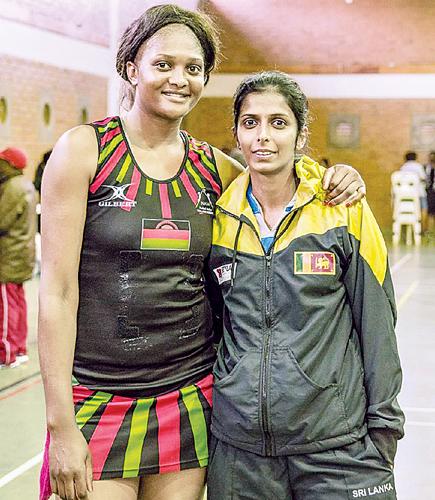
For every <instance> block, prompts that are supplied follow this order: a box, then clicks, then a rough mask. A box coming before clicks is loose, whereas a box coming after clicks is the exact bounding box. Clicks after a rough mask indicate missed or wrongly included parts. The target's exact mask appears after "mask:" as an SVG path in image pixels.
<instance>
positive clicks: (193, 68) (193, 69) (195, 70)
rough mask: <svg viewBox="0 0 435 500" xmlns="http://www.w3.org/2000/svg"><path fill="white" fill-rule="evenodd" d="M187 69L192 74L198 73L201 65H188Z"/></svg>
mask: <svg viewBox="0 0 435 500" xmlns="http://www.w3.org/2000/svg"><path fill="white" fill-rule="evenodd" d="M187 69H188V70H189V73H191V74H192V75H199V74H200V73H201V72H202V68H201V66H197V65H196V64H192V65H190V66H189V67H188V68H187Z"/></svg>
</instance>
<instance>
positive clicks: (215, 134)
mask: <svg viewBox="0 0 435 500" xmlns="http://www.w3.org/2000/svg"><path fill="white" fill-rule="evenodd" d="M310 104H311V111H312V116H313V121H312V123H311V126H310V131H311V136H310V150H309V154H310V155H311V156H312V157H313V158H315V159H317V160H320V159H321V158H323V157H327V158H329V160H330V161H331V162H332V163H348V164H350V165H353V166H354V167H355V168H357V169H358V170H359V171H360V172H361V174H362V175H363V177H364V179H365V182H366V184H367V190H368V200H369V202H370V204H371V206H372V209H373V211H374V213H375V215H376V218H377V220H378V222H379V224H380V225H381V227H383V228H389V227H390V226H391V207H390V174H391V172H393V171H394V170H397V169H398V168H399V167H400V165H401V164H402V163H403V154H404V152H405V151H406V150H407V149H410V148H411V123H412V115H413V114H414V113H435V100H375V99H373V100H356V99H355V100H354V99H352V100H344V99H343V100H327V99H313V100H311V101H310ZM329 113H344V114H348V113H349V114H356V115H359V116H360V128H361V133H360V146H359V147H358V148H356V149H339V148H332V147H329V146H328V115H329ZM184 126H185V128H186V129H187V130H188V131H189V132H190V133H191V134H193V135H194V136H196V137H198V138H199V139H204V140H207V141H209V142H210V143H212V144H213V145H215V146H216V147H219V148H222V147H228V146H229V147H231V146H233V145H234V140H233V137H232V132H231V126H232V122H231V99H230V98H220V99H212V98H206V99H202V100H201V101H200V103H199V104H198V106H197V107H196V108H195V109H194V110H193V111H192V113H191V114H190V115H189V117H188V118H187V119H186V121H185V124H184ZM419 154H420V158H419V159H420V160H421V161H424V162H425V161H426V159H427V151H419Z"/></svg>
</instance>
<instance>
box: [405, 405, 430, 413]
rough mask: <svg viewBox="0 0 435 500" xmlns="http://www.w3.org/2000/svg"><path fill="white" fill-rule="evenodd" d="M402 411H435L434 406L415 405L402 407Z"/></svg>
mask: <svg viewBox="0 0 435 500" xmlns="http://www.w3.org/2000/svg"><path fill="white" fill-rule="evenodd" d="M402 410H403V411H416V412H421V413H435V408H417V407H415V406H407V407H405V408H402Z"/></svg>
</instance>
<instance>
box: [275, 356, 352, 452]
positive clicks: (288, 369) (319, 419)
mask: <svg viewBox="0 0 435 500" xmlns="http://www.w3.org/2000/svg"><path fill="white" fill-rule="evenodd" d="M271 374H272V377H271V386H270V387H271V390H270V416H271V425H272V433H273V435H274V437H275V439H276V443H277V451H278V452H279V450H280V449H282V448H285V447H286V446H292V445H304V444H308V443H312V442H315V441H322V440H325V439H329V438H333V437H336V436H340V435H343V434H347V433H348V432H349V426H348V422H347V418H346V413H345V408H344V404H343V401H342V398H341V395H340V390H339V387H338V384H336V383H330V382H328V381H315V380H313V379H312V378H311V377H310V376H309V375H308V374H307V373H305V371H304V370H303V369H302V367H301V366H300V365H299V363H298V361H297V359H296V357H295V355H294V354H293V352H292V350H291V349H289V348H288V349H282V350H276V351H274V352H273V353H272V359H271Z"/></svg>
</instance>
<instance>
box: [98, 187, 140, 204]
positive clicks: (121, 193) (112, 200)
mask: <svg viewBox="0 0 435 500" xmlns="http://www.w3.org/2000/svg"><path fill="white" fill-rule="evenodd" d="M129 186H131V184H123V185H122V186H111V185H109V184H103V185H102V186H101V187H106V188H110V189H112V193H110V196H109V198H106V199H105V200H101V201H100V202H99V203H98V205H99V206H100V207H135V206H136V203H137V201H135V200H130V198H127V196H126V194H125V190H126V189H127V188H128V187H129ZM118 200H119V201H118Z"/></svg>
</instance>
